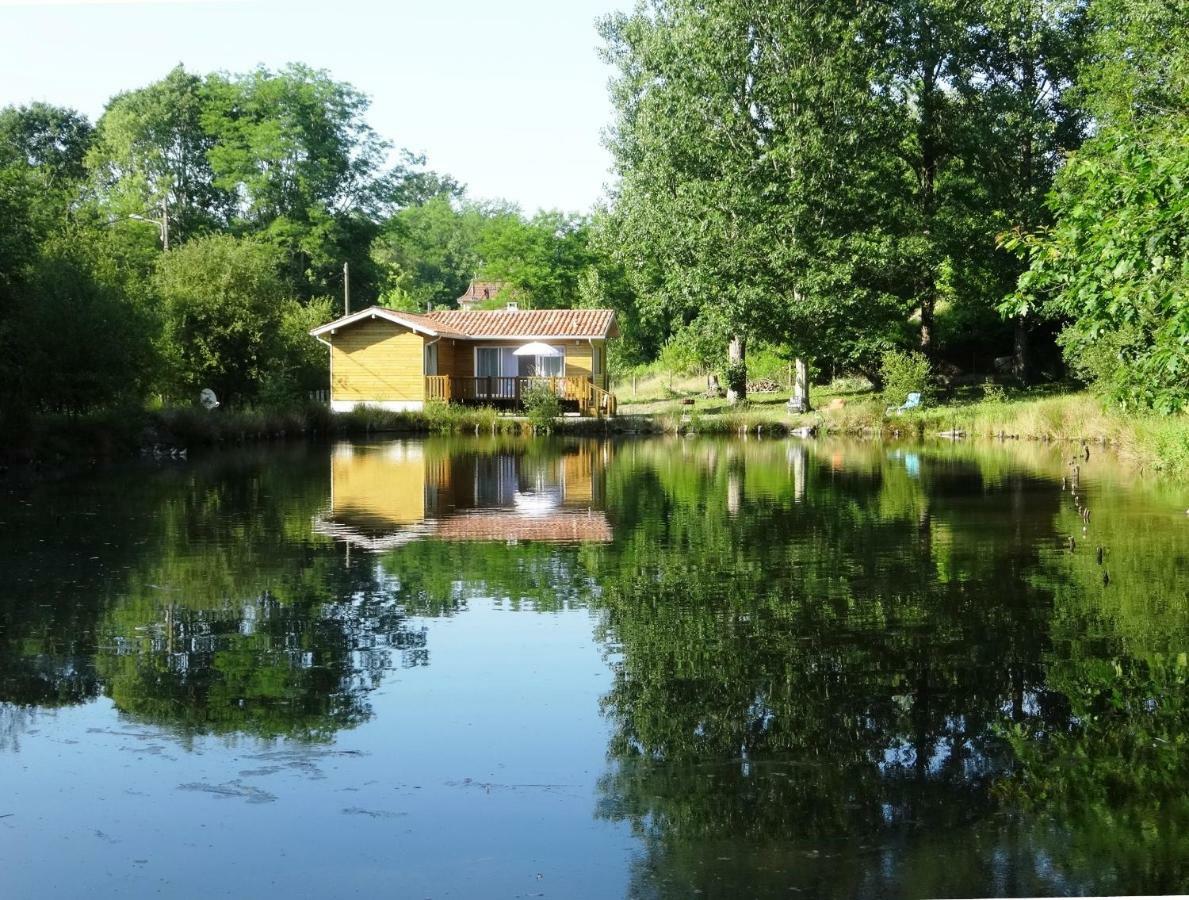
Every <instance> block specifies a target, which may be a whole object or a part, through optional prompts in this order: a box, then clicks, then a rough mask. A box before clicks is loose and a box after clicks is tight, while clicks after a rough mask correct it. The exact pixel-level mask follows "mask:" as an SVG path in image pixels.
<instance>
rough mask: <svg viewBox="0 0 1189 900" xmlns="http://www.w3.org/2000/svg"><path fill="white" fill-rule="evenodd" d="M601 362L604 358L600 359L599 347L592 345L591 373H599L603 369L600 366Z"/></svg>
mask: <svg viewBox="0 0 1189 900" xmlns="http://www.w3.org/2000/svg"><path fill="white" fill-rule="evenodd" d="M601 362H602V360H601V359H599V348H598V347H591V348H590V374H591V375H598V374H599V372H600V371H601V369H600V367H599V366H600V363H601Z"/></svg>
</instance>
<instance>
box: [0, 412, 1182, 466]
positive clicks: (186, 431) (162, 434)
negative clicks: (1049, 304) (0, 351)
mask: <svg viewBox="0 0 1189 900" xmlns="http://www.w3.org/2000/svg"><path fill="white" fill-rule="evenodd" d="M531 412H533V413H534V414H533V415H527V416H508V415H505V414H502V413H500V412H499V411H498V410H496V409H493V408H490V407H461V406H450V405H446V404H432V405H430V406H429V407H427V408H426V409H425V410H424V411H421V412H390V411H388V410H384V409H380V408H378V407H374V406H361V407H358V408H357V409H355V410H353V411H351V412H346V413H334V412H331V410H330V409H329V407H327V406H326V404H324V403H309V404H304V405H298V406H291V407H280V408H275V409H271V408H268V409H266V408H243V409H218V410H214V411H208V410H205V409H203V408H201V407H197V406H196V407H181V408H173V409H161V410H109V411H104V412H96V413H92V414H85V415H77V416H53V415H48V416H40V417H30V418H27V419H25V420H24V421H20V422H14V421H13V420H11V419H9V420H8V421H5V422H3V423H0V465H3V466H5V467H10V466H13V465H21V464H31V465H34V466H42V465H54V464H62V463H68V462H79V461H82V462H100V461H102V462H110V461H115V460H118V459H122V458H130V457H135V456H152V457H158V458H160V457H174V458H176V457H179V456H181V457H187V456H188V455H189V454H190V453H191V452H192V451H195V450H199V451H201V450H203V449H208V448H218V447H227V446H237V445H242V444H250V443H260V442H269V441H281V440H292V439H299V438H303V439H304V438H323V439H328V438H351V437H367V436H370V435H379V434H391V435H410V436H412V435H431V434H456V435H467V434H476V435H490V434H503V435H522V434H523V435H531V434H537V433H542V432H553V433H555V434H560V435H574V436H582V435H589V436H601V435H632V434H678V435H722V436H730V435H756V436H761V437H762V436H772V437H779V436H785V435H789V434H794V435H801V436H809V435H813V434H817V435H846V436H855V437H867V438H873V439H875V438H880V439H882V438H890V439H896V438H933V437H946V438H954V439H988V438H994V439H1000V440H1012V439H1017V440H1037V441H1070V442H1077V443H1094V444H1099V445H1106V446H1111V447H1112V448H1114V449H1115V450H1116V451H1117V453H1118V454H1119V456H1120V458H1121V459H1122V460H1123V461H1125V462H1127V463H1129V464H1132V465H1135V466H1136V467H1138V468H1142V469H1152V470H1159V471H1162V472H1165V473H1167V474H1172V475H1178V476H1182V477H1189V416H1185V415H1170V416H1159V415H1155V414H1128V413H1122V412H1114V411H1110V410H1108V409H1107V408H1106V407H1105V406H1104V405H1103V404H1102V403H1101V402H1100V401H1099V400H1098V399H1096V398H1094V397H1093V396H1091V395H1089V394H1085V393H1071V394H1059V395H1056V396H1048V397H1040V398H1020V399H1011V400H1008V399H1005V398H992V399H984V400H982V401H979V402H974V403H951V404H940V405H926V406H924V407H922V408H920V409H918V410H913V411H910V412H905V413H903V414H901V415H897V414H894V413H893V414H891V415H889V414H888V413H887V410H886V407H885V405H884V403H883V398H881V397H878V396H868V397H865V398H862V399H857V400H856V401H855V402H851V403H848V404H845V405H838V406H834V407H824V408H820V409H817V410H814V411H811V412H808V413H804V414H800V415H790V414H788V413H786V412H785V411H784V409H783V406H776V405H771V404H747V403H743V404H740V405H738V406H733V407H727V408H723V409H713V410H699V409H697V408H696V407H689V408H678V409H674V410H665V411H650V412H641V413H631V412H627V413H626V414H622V415H619V416H616V417H615V418H610V419H596V418H571V417H561V416H554V415H552V413H553V410H552V409H543V410H533V411H531Z"/></svg>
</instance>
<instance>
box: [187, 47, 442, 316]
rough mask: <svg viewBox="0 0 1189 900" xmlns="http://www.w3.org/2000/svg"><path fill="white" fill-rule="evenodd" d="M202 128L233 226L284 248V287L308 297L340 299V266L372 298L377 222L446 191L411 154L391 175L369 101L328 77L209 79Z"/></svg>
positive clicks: (306, 72) (304, 72)
mask: <svg viewBox="0 0 1189 900" xmlns="http://www.w3.org/2000/svg"><path fill="white" fill-rule="evenodd" d="M210 96H211V100H210V103H209V104H208V106H207V107H206V109H205V111H204V115H203V120H202V121H203V124H204V126H205V127H206V129H207V130H208V131H209V132H210V133H211V134H212V135H213V136H214V137H215V138H216V143H215V144H214V145H213V146H212V147H211V148H210V149H209V152H208V154H207V155H208V158H209V160H210V163H211V166H212V168H213V170H214V174H215V184H216V185H217V186H219V187H220V188H221V189H223V190H226V191H228V192H231V193H233V194H234V195H235V196H236V197H237V198H238V199H237V203H236V209H235V220H236V222H237V224H238V225H239V226H240V227H241V228H244V229H246V230H249V231H252V232H255V233H258V234H261V235H263V236H265V237H266V238H267V239H268V240H270V241H271V242H273V243H275V244H276V245H277V246H278V247H281V248H282V249H283V250H284V251H285V252H286V254H287V258H288V266H287V272H288V278H289V279H290V281H291V282H292V283H293V285H294V286H295V288H297V289H299V290H301V291H302V292H303V293H304V294H305V295H306V296H309V295H315V294H321V293H331V292H333V293H336V294H337V293H339V288H340V287H341V276H340V274H339V273H340V272H341V270H342V264H343V261H344V260H348V261H349V262H350V263H351V269H352V278H353V279H354V280H357V281H358V284H355V285H353V287H356V288H357V289H358V291H359V292H360V293H361V294H362V295H364V296H366V295H368V294H373V295H374V294H375V293H376V283H377V281H378V273H377V271H376V269H375V266H374V264H373V262H372V260H371V257H370V254H369V249H370V247H371V243H372V241H373V240H374V238H375V237H376V235H377V234H378V233H379V223H380V221H381V220H382V219H383V218H384V217H386V216H388V215H390V214H391V213H392V212H393V211H394V210H395V209H397V208H399V207H400V206H402V205H404V204H405V203H407V202H412V201H417V200H423V199H424V198H425V194H426V193H427V192H431V191H439V192H440V191H441V190H442V189H443V188H445V189H449V188H451V187H453V182H451V181H449V180H448V179H441V178H438V177H436V176H432V175H430V174H427V173H425V172H422V171H421V170H420V166H421V165H422V164H423V163H424V160H423V159H420V158H417V157H414V156H412V155H410V154H408V153H405V154H403V155H402V156H401V160H400V162H399V163H398V164H397V165H395V166H389V165H388V162H387V159H388V152H389V150H390V148H391V145H390V143H389V142H388V141H386V140H383V139H382V138H381V137H380V136H379V135H377V134H376V132H375V131H374V130H373V129H372V128H371V126H370V125H368V123H367V120H366V118H365V116H366V113H367V109H368V106H369V105H370V100H369V99H368V98H367V97H366V96H365V95H364V94H362V93H361V92H359V91H358V90H356V89H355V88H354V87H352V86H351V85H349V84H347V83H345V82H339V81H335V80H333V79H332V78H331V77H330V76H329V75H328V74H327V73H326V72H323V71H320V70H316V69H311V68H309V67H307V66H302V65H291V66H288V67H286V68H284V69H282V70H280V71H278V72H273V71H270V70H268V69H265V68H259V69H256V70H255V71H253V72H249V73H247V74H244V75H235V76H229V75H219V76H212V77H211V79H210Z"/></svg>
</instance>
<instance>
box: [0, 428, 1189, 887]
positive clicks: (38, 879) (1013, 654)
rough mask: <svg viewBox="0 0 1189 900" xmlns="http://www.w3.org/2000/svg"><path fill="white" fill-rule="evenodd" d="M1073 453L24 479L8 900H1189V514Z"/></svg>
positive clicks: (392, 445)
mask: <svg viewBox="0 0 1189 900" xmlns="http://www.w3.org/2000/svg"><path fill="white" fill-rule="evenodd" d="M1068 452H1069V451H1068V448H1065V449H1063V448H1051V447H1041V446H1023V447H1020V446H1010V447H987V448H981V449H973V448H969V447H961V446H957V447H955V446H948V445H947V446H882V445H878V444H845V443H830V442H817V443H800V442H795V441H794V442H788V441H777V440H769V441H746V442H718V441H698V440H643V441H635V442H622V443H597V442H581V443H564V442H558V443H550V442H541V441H538V442H534V443H521V442H511V441H503V440H495V439H493V440H490V441H483V440H473V441H459V440H441V441H432V440H431V441H424V442H418V441H393V442H377V443H370V444H354V445H352V444H341V445H336V446H334V447H328V448H318V447H298V448H288V449H269V450H260V451H254V452H249V453H244V454H232V453H228V454H224V455H219V456H212V457H209V458H206V459H203V460H193V461H191V462H190V463H188V464H187V463H183V464H177V463H170V464H167V465H163V466H160V467H153V466H148V467H135V468H130V469H126V470H120V471H114V472H110V473H106V474H100V475H88V476H85V477H64V478H59V479H49V480H41V481H37V482H32V483H29V482H23V481H18V480H16V479H13V478H12V477H11V476H10V477H9V480H8V483H6V484H0V490H2V494H0V497H2V500H0V572H2V575H3V578H2V580H0V866H2V867H3V871H4V873H5V875H4V882H5V893H6V895H7V896H14V897H16V896H34V895H36V896H46V897H53V896H61V897H73V896H81V895H84V894H85V895H86V896H127V895H130V894H145V893H149V892H153V893H160V894H162V895H166V896H193V895H194V894H195V892H199V891H200V892H201V893H203V894H206V895H218V894H228V895H234V896H254V895H263V894H266V893H267V894H268V895H276V896H284V895H288V896H293V897H298V896H330V895H345V894H353V893H356V892H368V893H382V894H383V895H385V896H388V895H393V893H394V892H395V895H396V896H409V897H422V896H434V897H438V896H505V895H507V896H536V895H544V896H561V897H580V896H589V897H613V896H620V897H686V896H689V895H691V894H692V893H694V892H695V891H697V892H701V894H702V895H704V896H710V897H714V896H718V897H746V896H757V897H760V896H762V897H766V896H781V897H785V896H790V895H792V894H795V893H797V892H801V893H802V894H805V895H810V896H838V897H850V896H891V897H901V896H903V897H923V896H961V895H968V896H969V895H1021V894H1027V895H1038V894H1079V893H1100V894H1102V893H1106V894H1119V893H1161V892H1165V893H1167V892H1178V891H1187V890H1189V863H1186V860H1189V801H1187V799H1186V795H1187V793H1189V792H1187V790H1186V787H1187V786H1189V762H1187V759H1189V756H1187V753H1186V740H1187V728H1186V724H1187V720H1189V714H1187V707H1186V703H1187V697H1189V692H1187V691H1186V687H1187V684H1186V682H1187V680H1189V660H1187V657H1186V654H1187V652H1189V516H1186V514H1185V509H1186V507H1187V506H1189V496H1187V492H1186V490H1185V489H1184V488H1183V487H1178V486H1175V485H1168V484H1160V483H1157V482H1151V481H1141V480H1138V479H1135V478H1132V477H1129V476H1128V475H1127V474H1126V473H1125V472H1123V471H1122V470H1120V469H1118V468H1116V467H1115V466H1113V464H1112V463H1111V462H1110V460H1109V459H1108V458H1107V457H1106V455H1105V454H1095V459H1094V460H1093V461H1092V462H1090V463H1084V462H1083V463H1082V468H1081V478H1080V483H1079V484H1078V485H1077V490H1076V493H1075V491H1073V490H1071V489H1069V488H1068V487H1066V488H1064V489H1063V486H1062V478H1063V477H1065V476H1066V475H1068V474H1069V472H1068V468H1067V460H1065V459H1064V456H1065V455H1067V454H1068ZM1087 506H1088V507H1089V508H1090V509H1091V511H1092V515H1091V518H1090V521H1089V523H1088V524H1086V523H1084V522H1083V519H1082V517H1081V515H1080V513H1079V507H1087ZM1100 547H1101V548H1102V560H1101V562H1099V559H1098V549H1099V548H1100Z"/></svg>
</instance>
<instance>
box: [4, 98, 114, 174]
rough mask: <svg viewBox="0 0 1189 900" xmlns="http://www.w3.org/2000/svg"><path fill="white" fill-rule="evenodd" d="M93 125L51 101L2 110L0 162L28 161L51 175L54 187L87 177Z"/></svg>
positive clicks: (84, 117)
mask: <svg viewBox="0 0 1189 900" xmlns="http://www.w3.org/2000/svg"><path fill="white" fill-rule="evenodd" d="M93 135H94V128H93V127H92V125H91V123H90V121H89V120H88V119H87V117H86V116H84V115H83V114H82V113H80V112H77V111H76V110H73V109H66V108H64V107H60V106H51V105H50V104H48V103H31V104H29V105H28V106H20V107H16V106H9V107H6V108H5V109H3V110H0V166H8V165H18V164H22V163H23V164H25V165H27V166H32V167H33V168H35V169H39V170H41V171H43V172H44V173H46V175H47V176H48V179H47V181H48V183H49V184H50V185H51V186H52V187H60V186H63V185H65V184H68V183H70V182H77V181H81V180H82V179H83V178H85V177H86V166H85V161H86V155H87V150H88V149H89V147H90V145H91V140H92V137H93Z"/></svg>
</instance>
